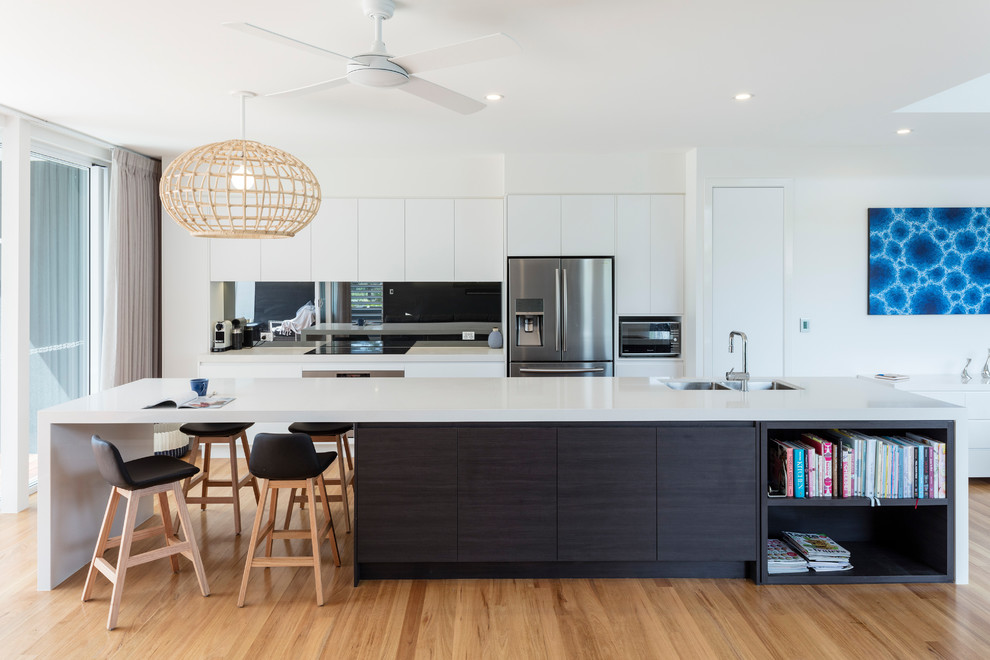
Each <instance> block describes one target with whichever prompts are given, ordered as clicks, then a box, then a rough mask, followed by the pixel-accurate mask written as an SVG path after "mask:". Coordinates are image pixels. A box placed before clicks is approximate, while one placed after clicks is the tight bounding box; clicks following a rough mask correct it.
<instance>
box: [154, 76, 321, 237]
mask: <svg viewBox="0 0 990 660" xmlns="http://www.w3.org/2000/svg"><path fill="white" fill-rule="evenodd" d="M237 94H238V95H240V97H241V139H239V140H227V141H225V142H215V143H213V144H207V145H204V146H202V147H196V148H194V149H190V150H189V151H187V152H185V153H183V154H182V155H180V156H179V157H178V158H176V159H175V160H173V161H172V162H171V164H170V165H169V166H168V167H167V168H166V169H165V172H164V173H163V174H162V180H161V184H160V186H159V195H160V197H161V200H162V204H163V205H164V206H165V210H166V211H168V214H169V215H171V216H172V219H174V220H175V221H176V222H177V223H179V225H180V226H182V227H184V228H185V229H186V230H187V231H188V232H189V233H190V234H192V235H193V236H203V237H207V238H285V237H288V236H294V235H295V234H296V232H297V231H299V230H300V229H302V228H303V227H305V226H306V225H308V224H309V223H310V221H312V219H313V218H314V217H315V216H316V212H317V211H318V210H319V208H320V184H319V182H318V181H317V180H316V177H315V176H314V175H313V172H312V170H310V169H309V168H308V167H306V164H305V163H303V162H302V161H301V160H299V159H298V158H296V157H295V156H293V155H292V154H289V153H286V152H284V151H282V150H281V149H276V148H275V147H270V146H268V145H265V144H261V143H260V142H253V141H251V140H246V139H244V103H245V99H247V98H248V97H251V96H254V94H253V93H251V92H237Z"/></svg>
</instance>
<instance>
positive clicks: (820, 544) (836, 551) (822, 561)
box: [781, 532, 852, 571]
mask: <svg viewBox="0 0 990 660" xmlns="http://www.w3.org/2000/svg"><path fill="white" fill-rule="evenodd" d="M781 535H782V536H783V537H784V540H785V541H787V542H788V543H789V544H790V545H791V546H792V547H793V548H794V549H795V550H797V551H798V553H799V554H800V555H801V556H802V557H804V558H805V559H807V560H808V568H810V569H811V570H813V571H847V570H849V569H850V568H852V564H850V563H849V559H850V555H849V551H848V550H846V549H845V548H843V547H842V546H841V545H839V544H838V543H836V542H835V541H833V540H832V539H830V538H829V537H827V536H825V535H824V534H809V533H806V532H781Z"/></svg>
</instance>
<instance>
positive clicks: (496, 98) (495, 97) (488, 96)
mask: <svg viewBox="0 0 990 660" xmlns="http://www.w3.org/2000/svg"><path fill="white" fill-rule="evenodd" d="M502 98H503V96H502V95H501V94H485V100H486V101H501V100H502Z"/></svg>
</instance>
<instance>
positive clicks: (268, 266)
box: [260, 225, 313, 282]
mask: <svg viewBox="0 0 990 660" xmlns="http://www.w3.org/2000/svg"><path fill="white" fill-rule="evenodd" d="M309 227H310V226H309V225H307V226H305V227H303V228H302V229H301V230H299V231H298V232H296V235H295V236H293V237H292V238H268V239H263V240H262V241H261V278H260V279H261V280H263V281H265V282H307V281H309V280H311V279H312V277H313V273H312V270H311V269H310V265H311V261H310V245H311V243H312V241H311V240H310V237H311V234H310V228H309Z"/></svg>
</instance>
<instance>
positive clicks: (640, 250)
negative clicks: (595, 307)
mask: <svg viewBox="0 0 990 660" xmlns="http://www.w3.org/2000/svg"><path fill="white" fill-rule="evenodd" d="M616 209H617V213H616V232H615V235H616V250H615V307H616V312H617V313H619V314H675V315H676V314H681V313H682V312H683V311H684V276H683V269H684V197H683V195H620V196H619V197H618V198H617V200H616Z"/></svg>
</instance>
